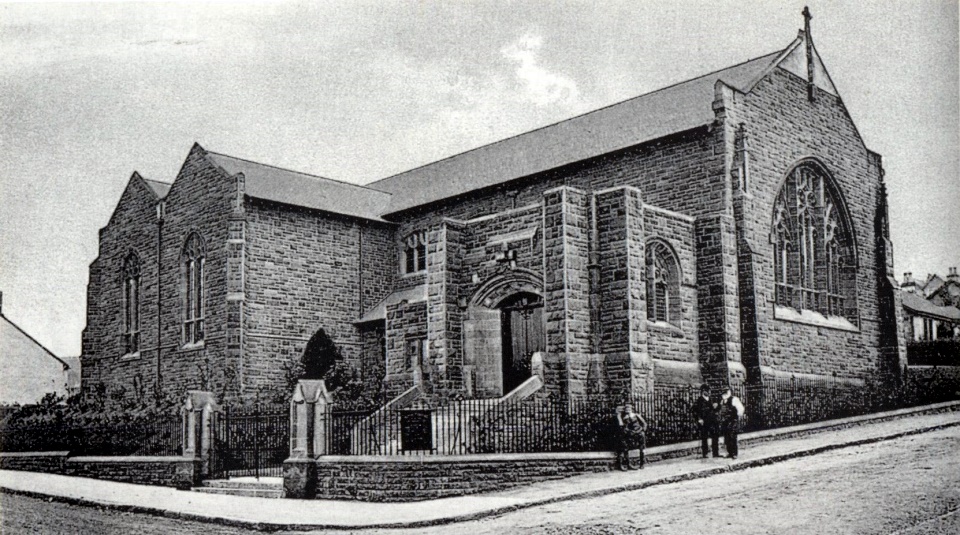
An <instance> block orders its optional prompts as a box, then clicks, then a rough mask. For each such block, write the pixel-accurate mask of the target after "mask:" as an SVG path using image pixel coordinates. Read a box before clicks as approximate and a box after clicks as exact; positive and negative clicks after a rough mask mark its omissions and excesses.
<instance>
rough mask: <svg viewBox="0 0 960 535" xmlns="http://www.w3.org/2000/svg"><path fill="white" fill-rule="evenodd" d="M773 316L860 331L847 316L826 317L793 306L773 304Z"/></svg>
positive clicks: (796, 321)
mask: <svg viewBox="0 0 960 535" xmlns="http://www.w3.org/2000/svg"><path fill="white" fill-rule="evenodd" d="M773 317H774V318H775V319H778V320H780V321H789V322H792V323H802V324H804V325H812V326H814V327H824V328H826V329H834V330H837V331H847V332H852V333H858V332H860V329H858V328H857V326H856V325H854V324H852V323H850V320H848V319H847V318H842V317H840V316H829V317H828V316H824V315H823V314H821V313H819V312H814V311H813V310H807V309H804V310H799V311H798V310H796V309H793V308H787V307H783V306H780V305H774V307H773Z"/></svg>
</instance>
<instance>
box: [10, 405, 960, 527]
mask: <svg viewBox="0 0 960 535" xmlns="http://www.w3.org/2000/svg"><path fill="white" fill-rule="evenodd" d="M942 405H943V406H944V408H946V407H947V406H951V405H952V409H953V410H949V409H948V410H949V412H940V413H935V414H913V415H910V414H909V412H910V411H895V413H897V414H899V417H897V418H895V419H887V420H883V421H872V422H869V423H867V422H863V421H862V420H863V418H860V419H851V420H852V421H853V420H860V422H859V425H855V426H852V427H846V428H841V429H833V430H829V431H821V432H815V431H814V430H815V429H816V428H817V427H821V426H800V427H798V428H794V431H796V432H800V433H801V434H799V435H798V436H793V437H792V438H780V439H777V440H766V439H772V438H773V437H775V436H783V434H784V433H785V432H786V431H787V430H779V431H776V432H771V431H763V432H757V433H745V434H743V435H741V439H742V444H743V445H742V446H741V452H740V458H739V459H738V460H729V459H712V458H711V459H700V458H699V455H694V456H687V457H683V458H677V459H671V460H664V461H659V462H652V463H648V464H647V467H646V468H645V469H643V470H637V471H631V472H604V473H596V474H585V475H581V476H576V477H571V478H567V479H561V480H556V481H547V482H543V483H538V484H534V485H528V486H524V487H518V488H514V489H510V490H505V491H502V492H493V493H486V494H480V495H474V496H461V497H455V498H444V499H438V500H429V501H422V502H410V503H368V502H358V501H333V500H278V499H267V498H246V497H237V496H223V495H215V494H203V493H198V492H189V491H179V490H175V489H169V488H163V487H150V486H144V485H133V484H128V483H116V482H111V481H102V480H95V479H85V478H75V477H68V476H61V475H53V474H40V473H33V472H14V471H8V470H0V490H4V491H7V492H14V493H21V494H27V495H32V496H43V497H50V498H53V499H56V500H62V501H66V502H70V503H81V504H91V505H99V506H106V507H112V508H116V509H121V510H129V511H134V512H141V513H149V514H157V515H163V516H170V517H178V518H185V519H191V520H199V521H206V522H216V523H221V524H227V525H236V526H244V527H247V528H254V529H263V530H271V531H272V530H279V529H325V528H341V529H343V528H365V527H417V526H429V525H437V524H443V523H448V522H456V521H462V520H470V519H477V518H482V517H487V516H494V515H498V514H502V513H505V512H508V511H513V510H517V509H521V508H526V507H532V506H536V505H542V504H546V503H553V502H559V501H567V500H575V499H578V498H587V497H594V496H602V495H606V494H612V493H616V492H623V491H627V490H635V489H641V488H646V487H650V486H654V485H662V484H666V483H672V482H676V481H683V480H688V479H695V478H701V477H709V476H711V475H714V474H719V473H723V472H728V471H734V470H744V469H748V468H751V467H755V466H762V465H767V464H772V463H776V462H780V461H784V460H787V459H791V458H796V457H802V456H805V455H815V454H817V453H821V452H824V451H829V450H833V449H837V448H843V447H849V446H855V445H860V444H867V443H872V442H877V441H881V440H889V439H893V438H898V437H901V436H905V435H910V434H916V433H923V432H927V431H931V430H934V429H942V428H946V427H953V426H960V410H957V408H958V407H960V404H958V403H953V404H942ZM891 415H892V413H891ZM803 433H805V434H803ZM764 440H766V441H764ZM687 446H688V447H689V446H690V444H687ZM677 449H679V448H678V447H677V446H672V447H663V448H650V449H648V453H650V454H651V456H656V455H659V454H664V453H667V452H669V451H676V450H677ZM0 500H2V496H0Z"/></svg>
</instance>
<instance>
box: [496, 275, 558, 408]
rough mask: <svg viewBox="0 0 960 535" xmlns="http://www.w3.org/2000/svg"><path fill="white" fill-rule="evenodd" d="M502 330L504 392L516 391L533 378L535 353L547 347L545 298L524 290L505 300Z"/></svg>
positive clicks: (501, 311) (501, 310) (502, 305)
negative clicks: (544, 327) (532, 361)
mask: <svg viewBox="0 0 960 535" xmlns="http://www.w3.org/2000/svg"><path fill="white" fill-rule="evenodd" d="M497 308H498V309H500V334H501V348H502V349H501V353H502V358H501V366H502V371H503V393H504V394H506V393H507V392H510V391H512V390H513V389H515V388H517V387H518V386H520V385H521V384H523V382H524V381H526V380H527V379H529V378H530V361H531V358H532V357H533V354H534V353H536V352H537V351H543V350H544V346H545V342H546V337H545V336H544V330H543V299H541V298H540V296H539V295H537V294H533V293H527V292H521V293H518V294H514V295H512V296H510V297H507V298H506V299H504V300H503V301H501V302H500V303H499V304H498V305H497Z"/></svg>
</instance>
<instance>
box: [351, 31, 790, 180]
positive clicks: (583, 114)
mask: <svg viewBox="0 0 960 535" xmlns="http://www.w3.org/2000/svg"><path fill="white" fill-rule="evenodd" d="M792 44H793V43H791V45H792ZM788 46H789V45H788ZM783 50H784V49H783V48H781V49H779V50H776V51H774V52H770V53H767V54H763V55H761V56H757V57H755V58H750V59H748V60H746V61H741V62H740V63H735V64H733V65H728V66H726V67H723V68H721V69H717V70H714V71H710V72H708V73H705V74H701V75H699V76H695V77H693V78H688V79H686V80H681V81H679V82H676V83H673V84H670V85H667V86H663V87H660V88H657V89H654V90H653V91H648V92H646V93H641V94H639V95H636V96H633V97H630V98H626V99H624V100H619V101H617V102H613V103H610V104H607V105H606V106H602V107H600V108H596V109H593V110H590V111H586V112H583V113H581V114H578V115H574V116H573V117H567V118H566V119H561V120H559V121H556V122H553V123H550V124H546V125H543V126H539V127H537V128H534V129H533V130H527V131H525V132H521V133H519V134H514V135H512V136H508V137H505V138H503V139H498V140H497V141H493V142H491V143H487V144H484V145H479V146H477V147H473V148H471V149H467V150H465V151H462V152H458V153H456V154H451V155H450V156H446V157H444V158H441V159H439V160H433V161H431V162H427V163H425V164H423V165H418V166H416V167H412V168H410V169H407V170H405V171H401V172H399V173H394V174H392V175H389V176H386V177H383V178H379V179H377V180H374V181H373V182H368V183H367V186H370V185H373V184H377V183H380V182H383V181H385V180H388V179H391V178H394V177H398V176H400V175H403V174H406V173H409V172H412V171H416V170H418V169H423V168H424V167H428V166H431V165H434V164H437V163H440V162H443V161H446V160H450V159H452V158H456V157H459V156H463V155H464V154H469V153H471V152H474V151H477V150H480V149H483V148H486V147H490V146H493V145H499V144H500V143H505V142H507V141H510V140H511V139H516V138H519V137H521V136H525V135H527V134H532V133H534V132H539V131H541V130H545V129H547V128H553V127H555V126H557V125H561V124H563V123H567V122H570V121H573V120H576V119H579V118H581V117H586V116H588V115H592V114H594V113H597V112H600V111H603V110H606V109H608V108H612V107H614V106H619V105H621V104H625V103H627V102H631V101H633V100H637V99H640V98H644V97H648V96H650V95H653V94H655V93H659V92H661V91H666V90H668V89H672V88H674V87H677V86H681V85H683V84H687V83H690V82H694V81H697V80H700V79H701V78H707V77H709V76H713V75H715V74H718V73H720V72H723V71H726V70H729V69H735V68H737V67H740V66H741V65H746V64H747V63H750V62H752V61H757V60H760V59H763V58H766V57H770V56H773V55H775V54H776V55H779V54H780V53H781V52H783ZM378 191H379V190H378Z"/></svg>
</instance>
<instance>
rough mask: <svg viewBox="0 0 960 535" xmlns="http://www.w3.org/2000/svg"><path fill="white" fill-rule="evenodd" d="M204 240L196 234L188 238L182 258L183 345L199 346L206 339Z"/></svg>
mask: <svg viewBox="0 0 960 535" xmlns="http://www.w3.org/2000/svg"><path fill="white" fill-rule="evenodd" d="M205 256H206V253H205V248H204V244H203V240H202V239H201V238H200V236H198V235H197V234H196V233H193V234H191V235H190V237H189V238H187V241H186V243H184V245H183V253H182V254H181V256H180V260H181V269H182V273H183V343H184V344H198V343H200V342H203V339H204V324H203V317H204V313H205V310H204V308H205V305H204V299H203V297H204V296H203V286H204V281H203V265H204V260H205Z"/></svg>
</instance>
